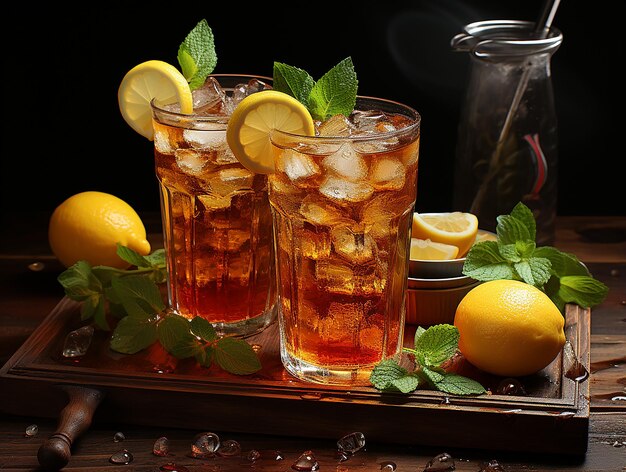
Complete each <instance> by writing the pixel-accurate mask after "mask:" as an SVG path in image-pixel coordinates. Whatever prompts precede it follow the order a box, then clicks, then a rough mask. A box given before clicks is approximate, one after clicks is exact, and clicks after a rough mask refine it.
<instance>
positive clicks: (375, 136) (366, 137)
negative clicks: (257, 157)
mask: <svg viewBox="0 0 626 472" xmlns="http://www.w3.org/2000/svg"><path fill="white" fill-rule="evenodd" d="M358 100H369V101H372V102H378V103H382V104H385V105H387V107H395V108H397V109H398V111H396V112H392V111H389V112H387V111H385V110H380V111H382V112H384V113H397V114H400V113H401V111H402V110H404V112H405V113H403V115H404V116H407V117H408V118H410V119H411V120H412V121H413V122H412V123H411V124H409V125H407V126H405V127H404V128H399V129H395V130H391V131H380V132H376V133H368V134H357V135H352V136H321V135H313V136H307V135H304V134H297V133H290V132H288V131H281V130H277V129H274V130H272V131H271V132H270V140H271V141H272V144H276V143H275V142H274V139H273V136H280V137H283V138H286V139H288V140H290V141H296V140H310V141H313V142H316V143H333V142H355V141H357V142H363V141H371V140H379V139H381V138H383V139H385V138H392V137H396V136H399V135H405V134H411V133H414V132H416V131H418V130H419V128H420V126H421V122H422V116H421V115H420V114H419V112H418V111H417V110H415V109H414V108H413V107H411V106H409V105H405V104H404V103H400V102H398V101H395V100H390V99H387V98H380V97H373V96H369V95H357V102H358ZM355 110H356V111H358V108H356V107H355ZM371 110H376V109H375V108H371Z"/></svg>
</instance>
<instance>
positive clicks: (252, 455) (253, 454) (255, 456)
mask: <svg viewBox="0 0 626 472" xmlns="http://www.w3.org/2000/svg"><path fill="white" fill-rule="evenodd" d="M260 458H261V453H260V452H259V451H257V450H256V449H252V450H251V451H250V452H248V455H247V456H246V459H248V461H249V462H256V461H258V460H259V459H260Z"/></svg>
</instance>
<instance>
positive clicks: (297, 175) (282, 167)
mask: <svg viewBox="0 0 626 472" xmlns="http://www.w3.org/2000/svg"><path fill="white" fill-rule="evenodd" d="M276 168H277V169H278V170H279V171H280V172H284V173H285V174H287V177H289V179H290V180H291V181H292V182H294V183H295V184H296V185H298V186H306V182H305V181H306V180H307V179H310V178H311V177H314V176H316V175H319V174H320V168H319V166H318V165H317V164H316V163H315V161H314V160H313V158H312V157H310V156H308V155H306V154H302V153H300V152H297V151H294V150H293V149H285V150H284V151H283V152H282V153H281V154H280V156H279V158H278V159H277V162H276Z"/></svg>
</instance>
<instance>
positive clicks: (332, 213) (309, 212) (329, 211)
mask: <svg viewBox="0 0 626 472" xmlns="http://www.w3.org/2000/svg"><path fill="white" fill-rule="evenodd" d="M300 214H301V215H302V216H303V217H304V219H305V221H306V222H307V223H311V224H313V225H316V226H336V225H339V224H344V225H345V224H349V223H350V222H351V221H352V220H350V219H349V218H348V217H347V216H345V215H344V214H343V212H342V211H341V210H340V209H339V208H337V207H336V206H335V205H333V204H332V203H331V202H329V201H328V200H325V199H323V198H320V197H319V196H318V195H315V194H309V195H307V196H306V197H305V198H304V200H302V203H301V204H300Z"/></svg>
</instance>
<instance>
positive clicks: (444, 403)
mask: <svg viewBox="0 0 626 472" xmlns="http://www.w3.org/2000/svg"><path fill="white" fill-rule="evenodd" d="M441 404H442V405H449V404H450V398H449V397H443V398H442V399H441Z"/></svg>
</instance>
